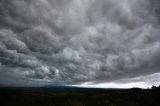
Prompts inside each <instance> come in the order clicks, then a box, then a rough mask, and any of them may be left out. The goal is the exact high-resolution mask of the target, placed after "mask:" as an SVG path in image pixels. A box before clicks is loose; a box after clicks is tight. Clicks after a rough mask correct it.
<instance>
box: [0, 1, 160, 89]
mask: <svg viewBox="0 0 160 106" xmlns="http://www.w3.org/2000/svg"><path fill="white" fill-rule="evenodd" d="M159 5H160V2H159V1H158V0H132V1H131V0H118V1H117V0H0V85H4V86H39V85H47V84H70V85H72V84H83V83H88V82H95V84H99V83H101V82H103V83H104V82H105V83H112V82H114V81H119V83H126V81H127V82H128V83H132V82H135V80H134V79H135V78H137V77H138V78H139V77H143V78H139V79H143V80H141V81H142V82H145V83H147V82H148V83H149V84H150V85H152V83H150V82H149V81H148V80H144V79H145V76H146V78H148V76H150V75H151V76H152V75H154V74H155V73H159V69H160V55H159V54H160V35H159V34H160V8H159V7H160V6H159ZM157 75H159V74H157ZM159 77H160V76H158V78H159ZM124 79H125V80H124ZM151 79H152V78H151ZM157 83H159V82H157Z"/></svg>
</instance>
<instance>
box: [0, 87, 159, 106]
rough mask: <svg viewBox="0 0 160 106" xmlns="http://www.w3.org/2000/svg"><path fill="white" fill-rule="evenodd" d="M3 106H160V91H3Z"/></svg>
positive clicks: (1, 101) (67, 88)
mask: <svg viewBox="0 0 160 106" xmlns="http://www.w3.org/2000/svg"><path fill="white" fill-rule="evenodd" d="M0 106H160V89H159V88H156V89H139V88H134V89H89V88H88V89H87V88H70V87H66V88H65V87H64V88H63V87H60V88H1V89H0Z"/></svg>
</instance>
